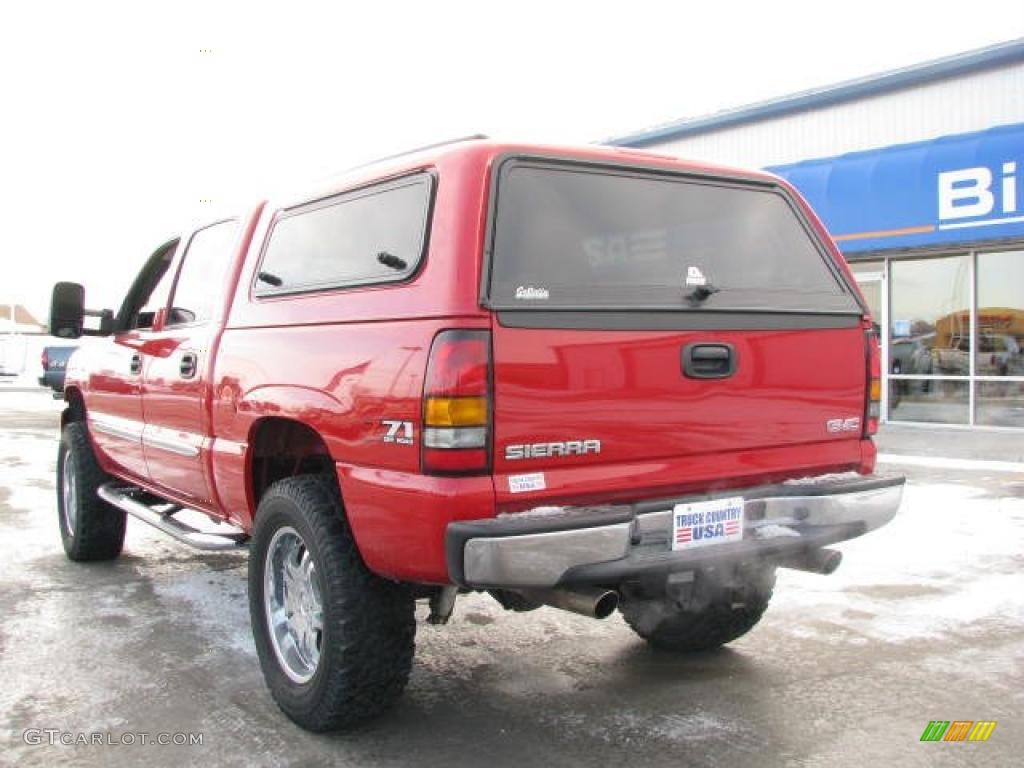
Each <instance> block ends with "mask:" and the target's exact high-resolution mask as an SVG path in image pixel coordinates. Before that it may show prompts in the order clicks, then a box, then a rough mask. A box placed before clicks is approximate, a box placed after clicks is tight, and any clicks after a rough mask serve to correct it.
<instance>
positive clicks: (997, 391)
mask: <svg viewBox="0 0 1024 768" xmlns="http://www.w3.org/2000/svg"><path fill="white" fill-rule="evenodd" d="M977 274H978V310H977V326H976V327H977V333H978V345H977V350H976V352H975V357H974V373H975V375H976V376H978V377H979V378H981V379H983V380H981V381H978V383H977V384H976V385H975V386H976V387H977V389H976V391H975V423H977V424H985V425H989V426H1000V427H1024V380H1022V379H1024V251H1006V252H1002V253H979V254H978V266H977ZM1014 379H1017V380H1016V381H1015V380H1014Z"/></svg>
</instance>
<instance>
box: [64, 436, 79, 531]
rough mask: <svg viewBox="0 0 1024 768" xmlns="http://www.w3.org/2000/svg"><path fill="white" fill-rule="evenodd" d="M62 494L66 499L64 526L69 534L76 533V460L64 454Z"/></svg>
mask: <svg viewBox="0 0 1024 768" xmlns="http://www.w3.org/2000/svg"><path fill="white" fill-rule="evenodd" d="M60 487H61V495H62V496H63V501H64V510H63V512H64V527H65V528H67V529H68V534H69V535H71V536H74V535H75V523H76V522H77V520H78V479H77V478H76V477H75V462H74V461H72V460H71V455H70V454H68V453H65V454H64V461H63V463H62V466H61V482H60Z"/></svg>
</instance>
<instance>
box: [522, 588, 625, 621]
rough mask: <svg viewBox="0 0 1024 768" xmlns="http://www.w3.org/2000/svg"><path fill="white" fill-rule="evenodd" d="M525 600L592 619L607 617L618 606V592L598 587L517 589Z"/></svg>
mask: <svg viewBox="0 0 1024 768" xmlns="http://www.w3.org/2000/svg"><path fill="white" fill-rule="evenodd" d="M516 591H517V592H518V593H519V594H520V595H522V596H523V597H524V598H526V599H527V600H530V601H532V602H535V603H542V604H544V605H550V606H551V607H552V608H561V609H562V610H563V611H571V612H572V613H578V614H580V615H582V616H589V617H590V618H592V619H607V618H608V617H609V616H611V615H612V614H613V613H615V609H616V608H618V607H619V593H618V592H615V591H614V590H611V589H602V588H600V587H578V588H574V589H519V590H516Z"/></svg>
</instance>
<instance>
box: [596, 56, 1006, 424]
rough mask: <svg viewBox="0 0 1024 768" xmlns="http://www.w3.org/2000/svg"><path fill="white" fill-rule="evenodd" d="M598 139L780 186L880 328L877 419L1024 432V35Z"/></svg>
mask: <svg viewBox="0 0 1024 768" xmlns="http://www.w3.org/2000/svg"><path fill="white" fill-rule="evenodd" d="M607 143H609V144H613V145H616V146H624V147H639V148H644V149H651V150H653V151H657V152H667V153H671V154H674V155H679V156H681V157H687V158H691V159H697V160H706V161H710V162H716V163H722V164H725V165H738V166H748V167H760V168H767V169H769V170H771V171H773V172H774V173H777V174H779V175H780V176H783V177H784V178H786V179H787V180H789V181H790V182H791V183H793V184H794V185H795V186H796V187H797V188H798V189H799V190H800V192H801V193H802V194H803V195H804V197H806V198H807V199H808V201H809V202H810V203H811V205H812V206H813V207H814V208H815V210H816V211H817V212H818V214H819V215H820V216H821V217H822V219H823V220H824V222H825V224H826V226H827V227H828V228H829V231H830V232H831V233H832V235H833V237H834V238H835V239H836V241H837V243H838V244H839V247H840V248H841V249H842V251H843V253H844V254H845V256H846V258H847V260H848V261H849V262H850V264H851V266H852V268H853V270H854V272H855V273H856V276H857V279H858V282H859V283H860V285H861V289H862V290H863V291H864V293H865V296H866V297H867V299H868V301H869V303H870V304H871V307H872V311H873V312H874V314H875V319H876V321H878V323H879V326H880V328H881V329H882V330H883V332H882V350H883V362H884V365H885V372H886V387H885V391H884V397H883V403H882V408H883V411H882V413H883V419H885V420H889V421H900V422H907V423H943V424H951V425H964V426H977V427H987V428H1024V39H1022V40H1015V41H1011V42H1008V43H1002V44H999V45H994V46H991V47H988V48H983V49H980V50H976V51H970V52H967V53H963V54H959V55H956V56H951V57H948V58H944V59H939V60H937V61H932V62H927V63H924V64H920V65H916V66H913V67H907V68H905V69H900V70H895V71H892V72H886V73H883V74H879V75H874V76H871V77H866V78H862V79H859V80H854V81H850V82H845V83H840V84H838V85H835V86H831V87H828V88H821V89H817V90H814V91H809V92H806V93H799V94H795V95H792V96H787V97H784V98H780V99H776V100H773V101H768V102H763V103H759V104H753V105H750V106H746V107H741V108H738V109H733V110H727V111H725V112H719V113H716V114H714V115H710V116H707V117H702V118H697V119H691V120H682V121H679V122H675V123H670V124H668V125H664V126H659V127H656V128H652V129H649V130H645V131H641V132H638V133H634V134H631V135H628V136H621V137H617V138H614V139H611V140H609V141H608V142H607Z"/></svg>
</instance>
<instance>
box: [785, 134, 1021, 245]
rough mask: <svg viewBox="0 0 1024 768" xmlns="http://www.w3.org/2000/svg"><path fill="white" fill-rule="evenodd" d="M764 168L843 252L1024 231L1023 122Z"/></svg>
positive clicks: (1007, 235)
mask: <svg viewBox="0 0 1024 768" xmlns="http://www.w3.org/2000/svg"><path fill="white" fill-rule="evenodd" d="M768 170H769V171H771V172H773V173H776V174H778V175H779V176H782V177H783V178H785V179H786V180H788V181H789V182H790V183H791V184H793V185H794V186H796V188H797V189H799V190H800V192H801V194H803V195H804V197H806V198H807V200H808V202H810V204H811V206H813V208H814V209H815V210H816V211H817V213H818V215H819V216H821V218H822V220H823V221H824V222H825V226H826V227H828V230H829V232H831V233H832V236H833V237H834V238H835V239H836V241H837V242H838V244H839V247H840V248H841V249H842V250H843V252H844V253H860V252H865V251H879V250H891V249H904V248H918V247H923V246H936V245H945V244H958V243H969V242H980V241H990V240H1001V239H1008V238H1024V184H1022V179H1024V124H1019V125H1007V126H1001V127H998V128H990V129H989V130H986V131H978V132H977V133H967V134H961V135H957V136H946V137H943V138H940V139H935V140H932V141H922V142H916V143H914V144H900V145H897V146H892V147H885V148H883V149H873V150H869V151H866V152H854V153H851V154H848V155H840V156H839V157H831V158H823V159H818V160H806V161H804V162H800V163H795V164H792V165H780V166H774V167H771V168H768Z"/></svg>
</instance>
